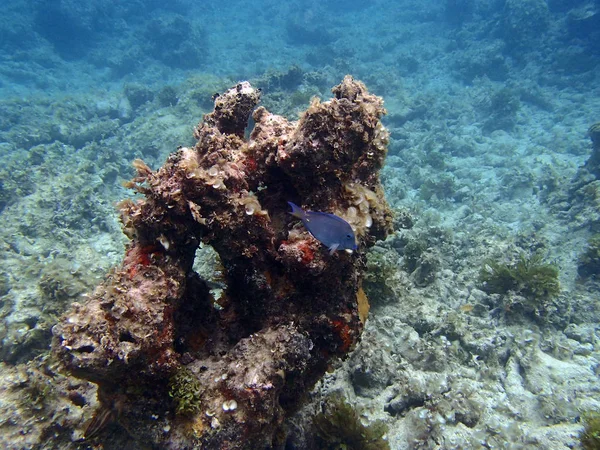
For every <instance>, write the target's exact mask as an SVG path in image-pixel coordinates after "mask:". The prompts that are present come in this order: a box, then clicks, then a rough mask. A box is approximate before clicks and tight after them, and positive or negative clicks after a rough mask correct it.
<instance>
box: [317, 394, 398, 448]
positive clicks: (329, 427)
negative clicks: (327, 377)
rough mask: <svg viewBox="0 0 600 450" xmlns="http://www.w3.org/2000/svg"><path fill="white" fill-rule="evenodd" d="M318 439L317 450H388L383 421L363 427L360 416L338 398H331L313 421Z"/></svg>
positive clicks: (344, 401)
mask: <svg viewBox="0 0 600 450" xmlns="http://www.w3.org/2000/svg"><path fill="white" fill-rule="evenodd" d="M313 423H314V425H315V427H316V429H317V435H318V437H319V438H320V440H321V441H322V444H323V445H322V446H321V447H320V448H323V449H327V450H337V449H345V450H389V448H390V445H389V443H388V442H387V440H385V439H384V436H385V434H386V433H387V431H388V428H387V425H386V424H385V423H383V422H382V421H376V422H373V423H372V424H370V425H364V424H363V423H362V421H361V419H360V415H359V412H358V411H357V410H356V408H354V407H353V406H352V405H350V404H349V403H348V402H346V400H345V399H344V398H342V397H341V396H339V395H335V396H332V397H330V398H329V399H328V400H327V402H326V406H325V410H324V411H323V412H321V413H319V414H317V415H316V416H315V418H314V420H313Z"/></svg>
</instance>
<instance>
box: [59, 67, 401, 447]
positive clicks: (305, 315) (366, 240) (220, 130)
mask: <svg viewBox="0 0 600 450" xmlns="http://www.w3.org/2000/svg"><path fill="white" fill-rule="evenodd" d="M332 91H333V93H334V98H333V99H331V100H329V101H327V102H320V101H319V100H317V99H314V100H313V101H312V103H311V105H310V107H309V108H308V110H307V111H306V112H305V113H304V114H303V115H302V116H301V118H300V120H299V121H297V122H289V121H288V120H286V119H285V118H283V117H281V116H277V115H274V114H271V113H269V112H268V111H267V110H266V109H265V108H262V107H259V108H258V109H256V110H255V111H254V113H253V119H254V123H255V125H254V129H253V130H252V132H251V133H250V135H249V138H245V130H246V127H247V124H248V119H249V116H250V114H251V113H252V111H253V109H254V108H255V106H256V105H257V103H258V101H259V96H260V93H259V91H258V90H257V89H255V88H253V87H252V86H251V85H250V84H249V83H247V82H242V83H239V84H237V85H236V86H235V87H233V88H231V89H230V90H228V91H227V92H226V93H224V94H222V95H219V96H217V98H216V99H215V106H214V111H213V112H212V113H210V114H207V115H206V116H205V117H204V119H203V121H202V122H201V123H200V124H199V125H198V127H197V128H196V129H195V132H194V136H195V137H196V139H197V144H196V145H195V147H193V148H188V147H181V148H179V149H178V151H177V152H175V153H173V154H172V155H171V156H169V158H168V159H167V161H166V163H165V164H164V165H163V166H162V167H161V168H160V169H158V170H157V171H152V170H151V169H150V168H149V167H148V166H147V165H146V164H145V163H144V162H142V161H141V160H136V161H135V162H134V167H135V168H136V170H137V176H136V177H135V178H134V179H133V180H132V181H131V182H130V183H128V186H129V187H131V188H133V189H135V190H136V191H137V192H139V193H140V194H142V196H143V197H142V198H139V199H136V200H135V201H133V200H127V201H124V202H122V203H121V204H120V209H121V215H122V222H123V228H124V232H125V234H126V235H127V236H128V238H129V239H130V240H131V242H130V243H129V245H128V246H127V250H126V253H125V258H124V261H123V263H122V265H121V266H120V267H118V268H115V269H114V270H113V271H112V272H111V273H110V275H109V276H108V277H107V279H106V280H105V281H104V282H103V283H102V284H101V285H100V286H98V288H97V289H96V290H95V292H94V293H93V294H92V295H91V296H90V297H89V299H88V301H87V303H85V304H79V303H75V304H74V305H73V306H72V308H71V309H70V310H69V311H68V312H67V313H65V315H64V316H63V318H62V319H61V321H60V322H59V323H58V324H57V325H56V326H55V328H54V330H53V332H54V341H53V350H54V352H55V354H56V355H57V357H58V358H59V360H60V361H61V362H62V364H63V366H64V368H65V369H67V370H69V371H70V372H71V373H73V374H74V375H76V376H79V377H81V378H84V379H87V380H90V381H93V382H95V383H97V384H98V388H99V398H100V400H101V402H102V403H103V407H104V409H105V410H106V409H107V408H108V409H110V408H113V409H114V404H115V403H116V401H115V398H118V399H119V401H118V410H119V411H118V412H119V414H116V413H115V414H112V416H113V417H118V421H119V422H120V423H121V424H122V425H123V427H124V428H125V429H127V430H128V431H130V432H131V433H132V434H133V435H134V437H135V438H136V439H138V440H140V441H142V442H149V443H152V444H154V445H157V446H160V447H161V448H178V449H183V448H191V447H194V446H203V447H205V448H230V449H245V448H248V449H250V448H264V447H268V446H272V445H277V444H278V443H279V444H280V443H281V440H282V439H284V437H282V433H281V432H280V425H281V423H282V422H283V420H284V419H285V417H286V416H287V415H288V414H289V413H290V412H291V411H292V410H293V409H294V408H295V407H296V406H297V405H298V402H299V401H300V400H301V398H302V396H303V394H304V393H305V392H306V390H307V389H308V388H309V387H310V386H312V385H313V384H314V382H315V381H316V380H318V379H319V378H320V377H321V376H322V374H323V373H324V372H325V370H326V368H327V367H328V365H329V363H330V361H331V359H332V358H335V357H343V356H345V355H346V354H347V352H348V351H350V349H352V348H353V347H354V346H355V345H356V343H357V340H358V338H359V336H360V334H361V332H362V328H363V323H364V320H365V317H366V312H367V311H368V304H367V299H366V296H365V294H364V292H363V291H362V289H361V284H362V275H363V273H362V272H363V255H364V251H365V249H366V248H368V247H370V246H372V245H373V244H374V243H375V241H376V240H377V239H382V238H385V236H386V235H387V234H388V233H389V232H390V231H391V224H392V217H391V212H390V210H389V208H388V207H387V204H386V202H385V200H384V198H383V190H382V188H381V185H380V182H379V170H380V169H381V167H382V165H383V161H384V158H385V154H386V145H387V132H386V130H385V129H384V128H383V126H382V125H381V122H380V117H381V116H382V114H384V112H385V110H384V108H383V101H382V100H381V99H380V98H379V97H376V96H374V95H371V94H369V93H368V91H367V89H366V87H365V86H364V85H363V84H362V83H360V82H358V81H355V80H353V79H352V77H350V76H347V77H345V78H344V80H343V82H342V83H341V84H340V85H338V86H336V87H334V88H333V90H332ZM288 201H293V202H296V203H298V205H301V206H302V207H303V208H306V209H310V210H314V211H326V212H330V213H333V214H336V215H338V216H340V217H342V218H344V219H345V220H346V221H347V222H348V223H350V224H351V225H353V226H354V231H355V234H356V238H357V242H358V250H357V251H355V252H353V253H347V252H336V253H335V254H329V252H328V251H327V248H325V247H324V246H322V245H321V244H320V243H319V242H318V241H316V240H315V239H314V238H313V237H312V236H311V235H310V234H309V233H308V232H307V231H306V230H305V229H304V228H302V227H294V226H293V225H294V224H295V223H297V221H296V220H295V219H294V218H293V217H292V216H291V215H290V214H289V213H288V210H289V208H288V205H287V202H288ZM201 242H202V243H204V244H206V245H210V246H212V248H214V250H215V251H216V252H217V253H218V256H219V259H220V261H221V263H222V266H223V280H224V282H225V284H226V286H225V290H224V292H223V294H222V295H221V297H220V298H219V303H218V307H215V302H214V300H213V298H212V296H211V294H210V290H209V287H208V285H207V283H206V282H205V281H204V280H202V279H201V278H200V277H199V276H198V275H197V274H196V273H195V272H194V271H193V269H192V267H193V263H194V256H195V252H196V249H197V248H198V246H199V245H200V243H201ZM190 378H192V381H190ZM186 380H187V381H186ZM184 383H186V384H188V388H189V389H185V388H184V386H183V384H184ZM190 383H191V384H190ZM190 386H191V388H190ZM169 393H170V394H171V396H172V397H173V398H171V396H170V395H169ZM165 411H167V413H165ZM100 413H101V412H99V414H100ZM178 413H179V414H178ZM109 415H110V414H106V416H109ZM152 417H153V418H152ZM99 432H101V430H100V431H99Z"/></svg>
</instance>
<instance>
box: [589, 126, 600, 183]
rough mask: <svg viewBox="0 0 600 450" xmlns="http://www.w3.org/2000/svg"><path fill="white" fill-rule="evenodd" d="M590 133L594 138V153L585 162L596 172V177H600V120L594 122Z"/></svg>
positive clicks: (591, 170) (591, 137)
mask: <svg viewBox="0 0 600 450" xmlns="http://www.w3.org/2000/svg"><path fill="white" fill-rule="evenodd" d="M588 134H589V136H590V139H591V140H592V154H591V155H590V157H589V159H588V160H587V161H586V163H585V167H586V168H587V169H588V170H589V171H590V172H591V173H593V174H594V176H595V177H596V178H600V122H596V123H595V124H593V125H592V126H591V127H590V128H589V130H588Z"/></svg>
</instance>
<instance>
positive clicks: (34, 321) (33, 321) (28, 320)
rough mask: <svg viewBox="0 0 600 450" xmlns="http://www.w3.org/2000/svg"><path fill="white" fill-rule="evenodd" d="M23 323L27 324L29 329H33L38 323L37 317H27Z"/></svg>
mask: <svg viewBox="0 0 600 450" xmlns="http://www.w3.org/2000/svg"><path fill="white" fill-rule="evenodd" d="M24 322H25V323H26V324H27V326H28V327H29V328H35V326H36V325H37V323H38V318H37V317H27V318H26V319H25V320H24Z"/></svg>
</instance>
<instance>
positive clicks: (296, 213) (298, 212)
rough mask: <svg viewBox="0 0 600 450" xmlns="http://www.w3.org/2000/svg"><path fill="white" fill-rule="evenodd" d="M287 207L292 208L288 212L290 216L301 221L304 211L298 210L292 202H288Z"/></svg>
mask: <svg viewBox="0 0 600 450" xmlns="http://www.w3.org/2000/svg"><path fill="white" fill-rule="evenodd" d="M288 205H290V207H291V208H292V210H291V211H290V214H291V215H292V216H294V217H298V218H299V219H302V217H304V210H303V209H302V208H300V207H299V206H298V205H296V204H295V203H292V202H288Z"/></svg>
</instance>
